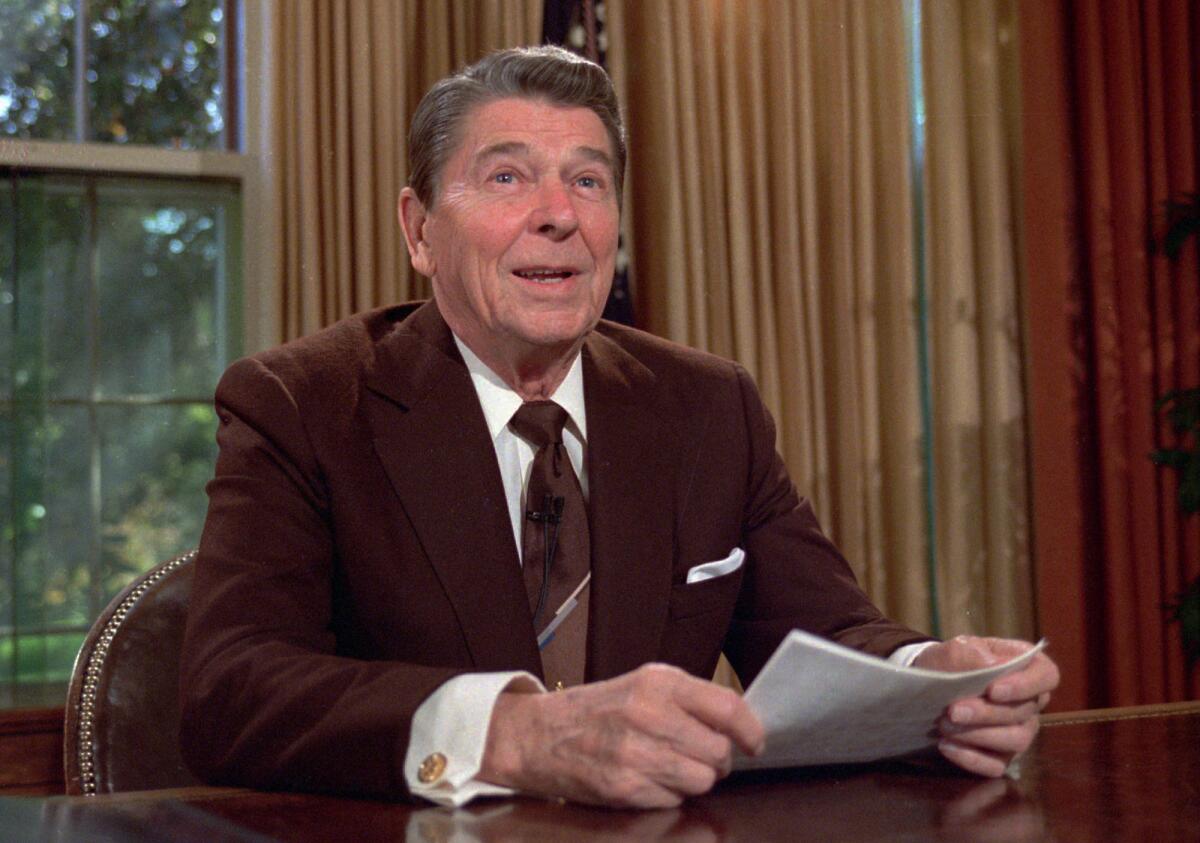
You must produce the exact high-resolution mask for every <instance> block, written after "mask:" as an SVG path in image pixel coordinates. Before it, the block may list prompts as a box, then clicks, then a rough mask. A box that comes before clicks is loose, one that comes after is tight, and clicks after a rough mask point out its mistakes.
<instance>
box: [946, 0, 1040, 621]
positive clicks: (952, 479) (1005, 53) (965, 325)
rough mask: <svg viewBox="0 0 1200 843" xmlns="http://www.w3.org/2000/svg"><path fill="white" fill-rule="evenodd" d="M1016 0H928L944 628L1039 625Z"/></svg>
mask: <svg viewBox="0 0 1200 843" xmlns="http://www.w3.org/2000/svg"><path fill="white" fill-rule="evenodd" d="M1016 11H1017V10H1016V7H1015V3H1014V2H1009V0H986V2H969V3H963V2H960V0H925V2H924V3H923V4H922V26H923V32H922V35H923V38H922V42H923V45H924V50H923V56H922V61H923V66H924V87H925V110H926V115H927V119H926V121H925V130H926V168H925V173H926V179H925V184H924V193H925V197H926V200H925V203H924V206H925V237H924V244H925V254H926V266H927V272H926V289H927V297H928V320H929V321H928V324H929V352H930V357H929V360H930V367H929V377H930V393H931V399H932V416H931V417H932V420H933V431H932V434H933V435H932V441H933V449H934V451H933V466H934V480H935V483H934V500H935V501H936V508H935V512H934V519H935V527H934V535H935V537H936V551H937V552H936V560H937V565H936V570H937V591H938V594H939V598H940V600H939V603H940V606H939V610H940V615H941V618H942V621H943V622H942V624H941V632H942V634H943V635H955V634H958V633H964V632H987V633H988V634H990V635H1005V636H1015V637H1022V638H1028V637H1030V636H1032V635H1033V634H1034V601H1033V570H1032V564H1031V554H1032V551H1031V546H1030V518H1029V496H1028V471H1027V451H1026V431H1025V423H1026V414H1025V398H1024V380H1023V366H1024V349H1023V342H1022V319H1021V312H1022V311H1021V299H1020V295H1019V289H1020V284H1019V279H1018V271H1017V270H1018V265H1019V252H1018V244H1017V238H1016V231H1017V225H1018V206H1017V203H1016V201H1015V197H1016V196H1017V195H1018V193H1017V190H1016V179H1017V178H1018V174H1019V168H1018V165H1019V163H1020V158H1019V150H1018V149H1017V147H1016V141H1017V139H1018V138H1019V131H1020V123H1019V119H1018V118H1019V111H1018V108H1017V106H1018V104H1019V99H1018V97H1019V91H1020V87H1019V80H1018V78H1017V72H1018V70H1019V65H1018V59H1017V55H1016V49H1017V46H1018V45H1017V34H1018V33H1017V20H1016Z"/></svg>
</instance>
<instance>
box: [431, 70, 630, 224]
mask: <svg viewBox="0 0 1200 843" xmlns="http://www.w3.org/2000/svg"><path fill="white" fill-rule="evenodd" d="M506 97H520V98H522V99H535V100H536V99H541V100H545V101H547V102H549V103H550V104H552V105H556V106H565V107H581V108H588V109H591V110H592V111H593V112H594V113H595V114H596V116H597V117H599V118H600V122H601V123H603V124H604V128H605V130H606V131H607V132H608V137H609V140H610V141H612V146H613V151H614V153H615V156H616V158H615V160H614V161H613V169H614V172H613V176H614V178H615V179H616V188H617V204H618V206H620V202H621V191H622V188H623V187H624V183H625V128H624V126H623V125H622V123H621V109H620V105H619V104H618V103H617V95H616V92H615V91H614V90H613V85H612V80H611V79H609V78H608V74H607V73H605V72H604V69H603V68H602V67H600V65H598V64H596V63H595V62H591V61H588V60H587V59H585V58H583V57H582V56H578V55H576V54H575V53H572V52H570V51H568V50H564V49H563V48H561V47H552V46H543V47H517V48H513V49H509V50H499V51H497V52H494V53H492V54H490V55H488V56H485V57H484V58H482V59H480V60H479V61H477V62H476V63H475V64H473V65H470V66H469V67H466V68H463V69H462V70H460V71H459V72H457V73H455V74H453V75H451V76H447V77H446V78H445V79H442V80H441V81H439V82H437V83H436V84H435V85H434V86H433V87H432V88H430V89H429V91H428V92H427V93H426V94H425V96H424V97H422V98H421V102H420V104H418V105H417V110H416V113H414V114H413V119H412V126H411V127H410V128H409V131H408V183H409V185H410V186H411V187H412V189H413V191H415V192H416V194H417V198H418V199H420V200H421V202H422V203H423V204H424V205H425V207H427V208H432V207H433V203H434V200H435V198H436V197H437V193H438V191H439V189H440V184H439V179H440V177H441V174H442V168H443V167H445V165H446V161H447V159H449V158H450V156H451V154H453V152H454V150H455V148H456V147H457V146H458V143H459V140H460V137H459V136H460V134H461V130H462V124H463V121H464V120H465V119H466V117H467V115H468V114H470V112H471V111H473V110H474V109H476V108H478V107H479V106H482V105H486V104H487V103H489V102H493V101H495V100H498V99H505V98H506Z"/></svg>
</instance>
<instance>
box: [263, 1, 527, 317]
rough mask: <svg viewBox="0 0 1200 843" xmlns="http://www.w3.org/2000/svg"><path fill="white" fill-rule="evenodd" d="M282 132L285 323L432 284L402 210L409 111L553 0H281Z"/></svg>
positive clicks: (520, 40)
mask: <svg viewBox="0 0 1200 843" xmlns="http://www.w3.org/2000/svg"><path fill="white" fill-rule="evenodd" d="M270 9H271V11H270V13H269V14H270V19H269V20H268V21H267V26H269V27H271V31H272V37H273V49H274V61H273V64H274V66H275V68H276V69H277V73H276V79H275V80H274V83H273V84H274V88H273V90H272V91H271V92H270V96H271V115H272V119H271V121H270V123H271V132H272V138H271V141H272V143H271V145H272V148H273V150H274V155H275V156H276V162H275V165H276V169H277V172H278V179H277V187H278V196H279V201H278V214H279V219H278V226H279V231H280V251H281V259H280V261H279V277H278V278H277V279H276V283H277V284H278V287H279V306H280V326H281V332H282V336H281V337H279V339H290V338H293V337H297V336H301V335H303V334H307V333H311V332H312V331H315V330H316V329H318V328H320V327H322V326H324V325H328V324H329V323H331V322H334V321H336V320H338V319H340V318H342V317H344V316H348V315H350V314H351V313H354V312H355V311H359V310H363V309H365V308H369V307H374V306H376V305H381V304H388V303H391V302H397V301H403V300H405V299H410V298H417V297H424V296H427V295H429V289H428V284H427V282H426V281H425V279H423V278H420V277H419V276H417V275H415V274H414V273H413V272H412V268H411V267H410V266H409V263H408V255H407V252H406V251H405V248H404V238H403V237H402V236H401V235H400V234H399V229H398V227H397V222H396V199H397V196H398V195H399V191H400V188H401V187H402V186H403V185H404V184H405V182H406V180H407V178H408V172H407V156H408V145H407V137H408V123H409V118H410V117H411V115H412V112H413V110H414V109H415V108H416V105H417V102H418V101H419V100H420V97H421V95H422V94H423V93H424V92H425V90H426V89H427V88H428V87H429V85H431V84H432V83H433V82H435V81H436V80H437V79H439V78H441V77H442V76H444V75H446V74H447V73H449V72H450V71H452V70H454V69H455V68H458V67H461V66H462V65H464V64H466V63H468V62H471V61H473V60H475V59H477V58H479V57H481V56H482V55H484V54H485V53H487V52H489V51H491V50H494V49H498V48H501V47H508V46H514V45H519V44H537V43H539V42H540V40H541V30H542V2H541V0H278V2H276V3H273V4H271V6H270Z"/></svg>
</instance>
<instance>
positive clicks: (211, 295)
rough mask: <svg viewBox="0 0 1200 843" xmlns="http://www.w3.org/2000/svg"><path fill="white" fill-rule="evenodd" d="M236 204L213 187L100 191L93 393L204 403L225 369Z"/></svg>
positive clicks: (129, 185) (137, 186)
mask: <svg viewBox="0 0 1200 843" xmlns="http://www.w3.org/2000/svg"><path fill="white" fill-rule="evenodd" d="M236 200H237V194H236V192H235V191H234V190H233V189H230V188H225V187H223V186H217V185H194V186H186V187H174V186H158V185H154V184H152V183H146V182H142V183H136V182H110V183H108V184H106V185H104V186H102V187H101V188H100V189H99V191H98V205H97V207H98V210H97V214H98V218H97V223H98V224H97V231H98V237H99V241H98V243H97V261H96V265H97V279H96V281H97V285H98V295H99V325H100V329H99V332H100V337H99V348H98V354H99V360H98V367H99V382H98V385H97V386H98V390H99V394H101V395H103V396H105V397H113V396H119V395H147V394H149V395H164V396H165V395H171V396H175V397H177V398H188V397H190V398H200V399H206V398H208V397H209V396H210V394H211V392H212V388H213V384H215V383H216V379H217V377H218V376H219V375H220V373H221V370H222V369H223V368H224V364H225V354H226V347H225V346H226V345H227V343H226V342H225V335H226V322H227V311H226V305H225V300H226V291H227V289H228V287H229V279H228V278H227V277H226V267H227V265H228V264H229V260H228V253H229V252H230V251H231V250H233V248H234V246H235V245H236V242H237V239H238V238H237V236H236V231H237V207H238V206H237V202H236Z"/></svg>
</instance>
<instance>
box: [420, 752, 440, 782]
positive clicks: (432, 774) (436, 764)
mask: <svg viewBox="0 0 1200 843" xmlns="http://www.w3.org/2000/svg"><path fill="white" fill-rule="evenodd" d="M444 772H446V756H444V755H442V754H441V753H440V752H431V753H430V754H429V755H426V756H425V759H424V760H423V761H422V762H421V766H420V767H418V768H417V779H418V780H419V781H420V782H421V784H433V783H434V782H436V781H437V780H438V779H440V778H441V777H442V773H444Z"/></svg>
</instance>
